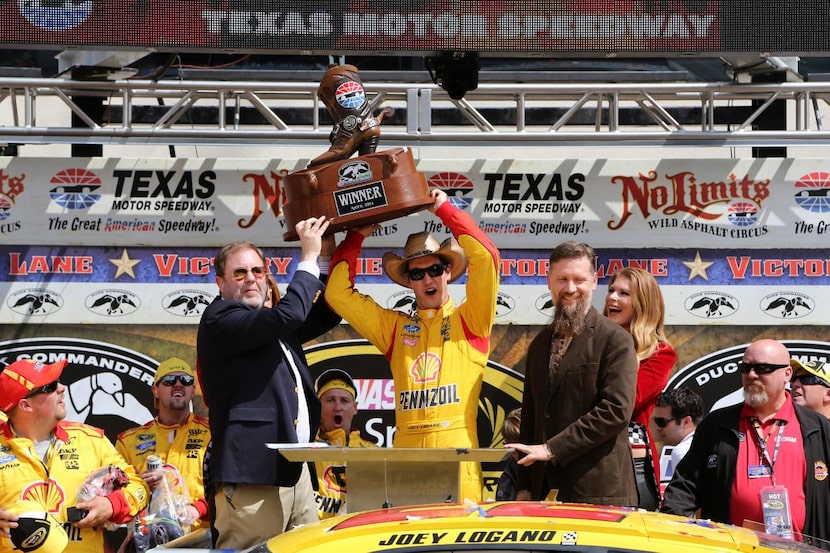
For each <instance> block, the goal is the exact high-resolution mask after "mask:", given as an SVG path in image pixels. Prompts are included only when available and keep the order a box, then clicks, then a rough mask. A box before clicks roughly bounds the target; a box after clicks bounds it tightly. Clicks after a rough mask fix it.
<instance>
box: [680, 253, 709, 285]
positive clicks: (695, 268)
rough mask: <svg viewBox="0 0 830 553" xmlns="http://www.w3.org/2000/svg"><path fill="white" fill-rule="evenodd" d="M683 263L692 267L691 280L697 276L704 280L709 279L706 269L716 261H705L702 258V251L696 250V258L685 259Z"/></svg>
mask: <svg viewBox="0 0 830 553" xmlns="http://www.w3.org/2000/svg"><path fill="white" fill-rule="evenodd" d="M683 264H684V265H685V266H686V267H688V268H689V269H691V272H690V273H689V280H692V279H693V278H695V277H696V276H699V277H701V278H703V280H709V275H707V274H706V269H708V268H709V267H711V266H712V265H714V264H715V262H714V261H703V260H702V259H701V258H700V252H695V260H694V261H684V262H683Z"/></svg>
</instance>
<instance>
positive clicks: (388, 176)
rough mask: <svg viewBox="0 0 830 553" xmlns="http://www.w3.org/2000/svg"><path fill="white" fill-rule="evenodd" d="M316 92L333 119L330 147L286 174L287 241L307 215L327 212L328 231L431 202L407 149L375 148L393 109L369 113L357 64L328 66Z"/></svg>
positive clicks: (387, 217)
mask: <svg viewBox="0 0 830 553" xmlns="http://www.w3.org/2000/svg"><path fill="white" fill-rule="evenodd" d="M317 97H318V98H319V99H320V101H322V102H323V104H325V106H326V109H327V110H328V112H329V113H330V114H331V116H332V118H333V119H334V126H333V128H332V131H331V134H330V135H329V141H330V142H331V147H330V148H329V150H328V151H327V152H324V153H323V154H321V155H319V156H317V157H316V158H314V159H312V160H311V162H310V163H309V164H308V166H307V167H306V168H305V169H303V170H301V171H295V172H293V173H290V174H288V175H286V176H285V179H284V190H285V201H286V203H285V205H284V206H283V214H284V217H285V222H286V226H287V230H286V232H285V233H284V234H283V238H284V239H285V240H287V241H289V242H290V241H296V240H299V236H297V232H296V231H295V230H294V226H295V225H296V224H297V223H298V222H299V221H302V220H303V219H307V218H309V217H319V216H320V215H325V216H326V218H327V219H330V220H331V224H330V225H329V228H328V230H327V231H326V234H332V233H334V232H338V231H341V230H345V229H347V228H349V227H359V226H364V225H369V224H374V223H380V222H383V221H388V220H390V219H396V218H398V217H403V216H404V215H408V214H410V213H414V212H416V211H420V210H423V209H426V208H428V207H429V206H431V205H433V203H434V199H433V198H432V197H430V195H429V188H428V186H427V181H426V177H425V176H424V174H423V173H419V172H418V171H417V169H416V168H415V160H414V159H413V158H412V152H411V151H410V150H409V149H408V148H392V149H390V150H385V151H381V152H376V151H375V150H376V149H377V145H378V141H379V139H380V123H381V121H382V120H383V118H384V117H386V116H387V115H389V113H390V112H391V110H389V109H383V110H380V111H379V112H378V113H377V114H373V113H371V112H372V107H371V106H370V104H369V102H368V100H367V99H366V92H365V91H364V90H363V84H362V83H361V81H360V76H359V75H358V72H357V67H355V66H353V65H333V66H331V67H329V69H328V70H327V71H326V73H325V75H324V76H323V80H322V81H321V82H320V86H319V87H318V88H317ZM355 153H357V154H358V155H357V157H352V155H353V154H355Z"/></svg>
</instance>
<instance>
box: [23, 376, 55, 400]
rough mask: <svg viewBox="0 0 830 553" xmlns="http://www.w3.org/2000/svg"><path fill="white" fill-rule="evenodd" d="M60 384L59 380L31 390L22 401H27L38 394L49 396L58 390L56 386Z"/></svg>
mask: <svg viewBox="0 0 830 553" xmlns="http://www.w3.org/2000/svg"><path fill="white" fill-rule="evenodd" d="M60 383H61V381H60V379H58V380H55V381H54V382H50V383H49V384H46V385H44V386H41V387H40V388H35V389H34V390H32V391H31V392H29V393H28V394H26V397H25V398H24V399H28V398H30V397H32V396H36V395H38V394H51V393H53V392H54V391H55V390H57V389H58V385H59V384H60Z"/></svg>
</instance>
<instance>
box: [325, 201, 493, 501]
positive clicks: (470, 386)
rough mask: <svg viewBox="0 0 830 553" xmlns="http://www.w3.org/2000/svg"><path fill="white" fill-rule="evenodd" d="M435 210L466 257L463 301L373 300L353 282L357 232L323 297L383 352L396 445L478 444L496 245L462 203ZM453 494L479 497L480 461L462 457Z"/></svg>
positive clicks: (337, 259)
mask: <svg viewBox="0 0 830 553" xmlns="http://www.w3.org/2000/svg"><path fill="white" fill-rule="evenodd" d="M436 215H437V216H438V217H439V218H440V219H441V221H442V222H443V223H444V225H446V226H447V227H448V228H449V229H450V231H452V233H453V235H454V236H455V237H456V239H457V240H458V243H459V245H460V246H461V247H462V248H463V249H464V253H465V254H466V255H467V258H468V259H469V269H468V272H467V275H468V276H467V287H466V296H467V299H466V301H464V302H462V303H461V305H459V306H457V307H456V305H455V304H454V303H453V300H452V298H450V299H449V300H448V301H447V302H446V303H445V304H444V305H443V306H441V308H439V309H417V310H414V311H413V312H412V313H409V314H407V313H403V312H401V311H396V310H392V309H386V308H383V307H381V306H380V305H378V304H377V303H376V302H375V301H374V300H373V299H372V298H371V297H369V296H366V295H363V294H360V293H359V292H358V291H357V290H356V289H355V287H354V277H355V271H356V267H357V257H358V254H359V253H360V249H361V246H362V244H363V235H362V234H360V233H357V232H349V233H348V234H347V235H346V238H345V240H344V241H343V242H342V243H341V244H340V246H339V247H338V248H337V251H336V252H335V254H334V258H333V259H332V263H331V274H330V276H329V280H328V282H327V284H326V301H327V302H328V304H329V305H330V306H331V308H332V309H334V310H335V311H336V312H337V313H339V314H340V315H342V316H343V317H344V318H346V319H347V320H348V322H349V324H350V325H351V326H352V327H353V328H354V329H355V330H357V331H358V332H359V333H360V334H362V335H363V336H364V337H365V338H366V339H367V340H369V341H370V342H371V343H372V344H374V345H375V347H377V348H378V349H379V350H380V351H381V352H382V353H383V354H384V355H385V357H386V358H387V359H388V360H389V365H390V367H391V369H392V377H393V379H394V383H395V394H396V400H395V422H396V425H397V431H396V433H395V439H394V443H393V445H394V447H441V448H445V447H478V435H477V431H476V417H477V414H478V398H479V393H480V392H481V384H482V379H483V376H484V367H485V366H486V364H487V359H488V355H489V353H490V332H491V330H492V327H493V322H494V320H495V316H496V298H497V294H498V287H499V253H498V250H497V249H496V247H495V246H494V245H493V243H492V242H491V241H490V239H489V238H487V236H486V235H485V234H484V232H483V231H481V230H480V229H479V228H478V227H477V226H476V225H475V222H474V221H473V219H472V218H471V217H470V216H469V215H468V214H467V213H465V212H464V211H462V210H460V209H458V208H456V207H454V206H453V205H452V204H451V203H450V202H445V203H444V204H442V205H441V207H439V208H438V209H437V210H436ZM461 465H462V466H461V474H460V478H461V482H462V493H463V496H464V497H461V498H454V499H457V500H459V501H463V500H464V499H471V500H473V501H480V500H481V495H482V489H481V488H482V478H481V466H480V465H479V464H478V463H472V462H468V463H462V464H461Z"/></svg>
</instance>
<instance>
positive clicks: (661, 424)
mask: <svg viewBox="0 0 830 553" xmlns="http://www.w3.org/2000/svg"><path fill="white" fill-rule="evenodd" d="M651 420H653V421H654V424H655V425H657V428H665V427H667V426H668V425H669V423H670V422H672V421H674V422H678V423H679V422H680V419H664V418H663V417H651Z"/></svg>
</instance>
